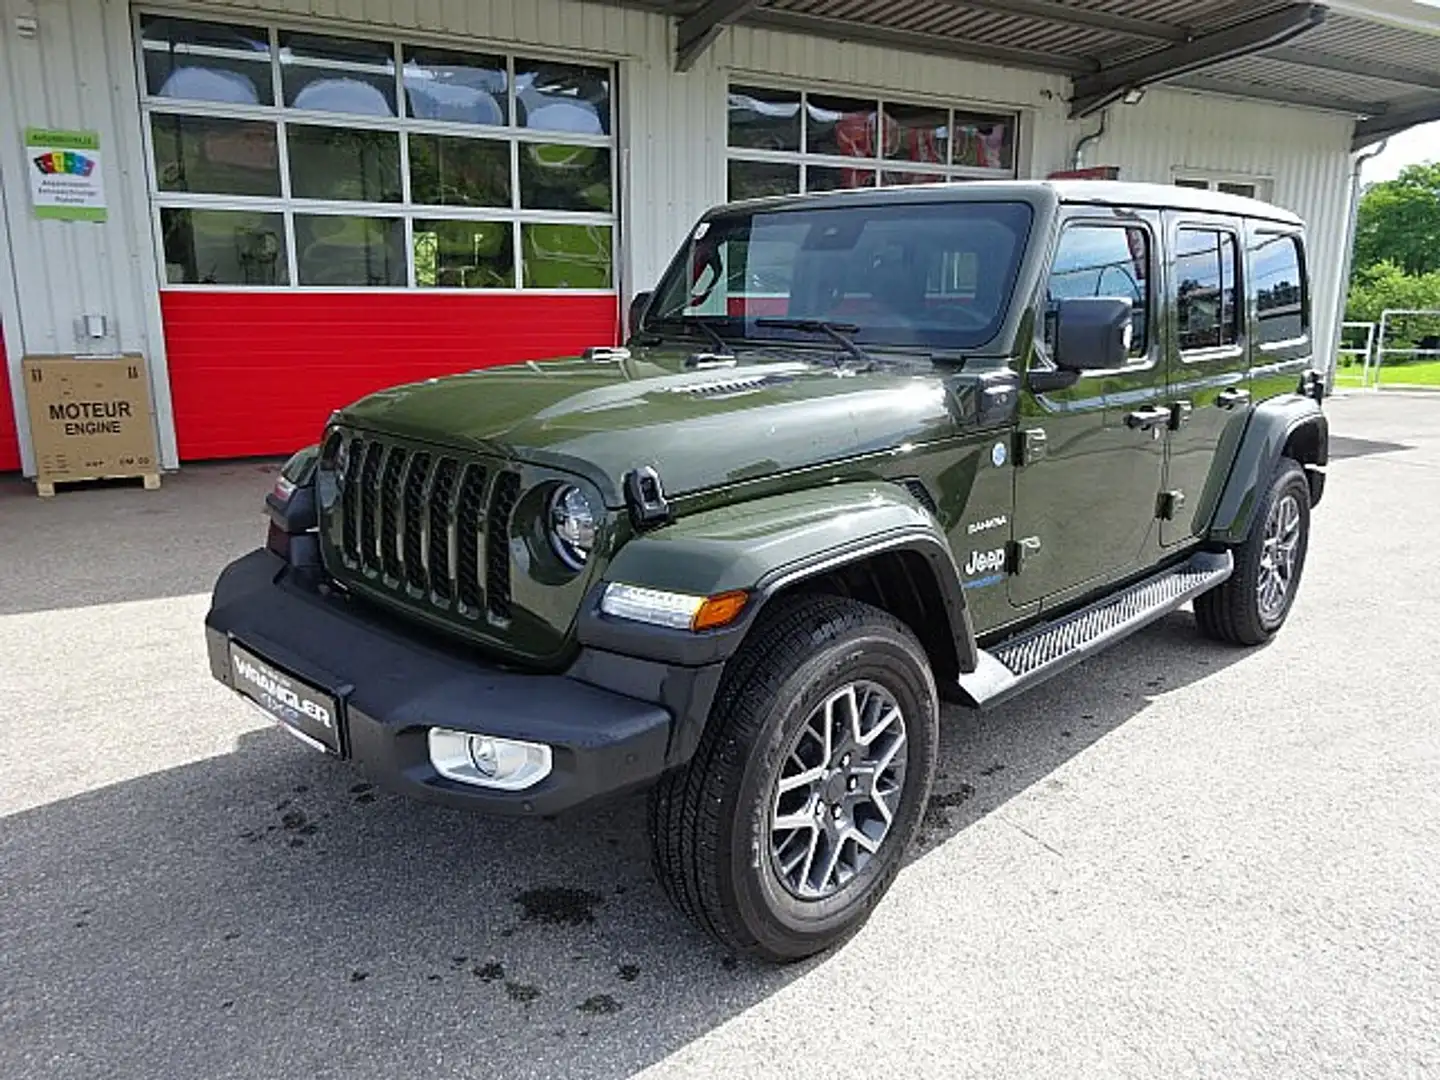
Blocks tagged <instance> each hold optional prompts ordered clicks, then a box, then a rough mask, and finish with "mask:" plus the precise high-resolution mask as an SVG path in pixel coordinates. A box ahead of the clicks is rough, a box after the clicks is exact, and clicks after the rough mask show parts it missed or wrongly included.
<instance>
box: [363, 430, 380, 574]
mask: <svg viewBox="0 0 1440 1080" xmlns="http://www.w3.org/2000/svg"><path fill="white" fill-rule="evenodd" d="M384 456H385V447H383V446H381V445H380V444H379V443H378V442H371V443H366V444H365V464H364V465H363V466H362V467H361V469H360V559H359V562H360V566H361V567H362V568H366V569H368V568H370V567H375V566H377V565H378V563H379V559H380V548H379V538H380V509H379V506H378V503H379V501H380V459H381V458H382V457H384Z"/></svg>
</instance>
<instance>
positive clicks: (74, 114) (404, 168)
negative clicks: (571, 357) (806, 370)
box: [0, 0, 1440, 473]
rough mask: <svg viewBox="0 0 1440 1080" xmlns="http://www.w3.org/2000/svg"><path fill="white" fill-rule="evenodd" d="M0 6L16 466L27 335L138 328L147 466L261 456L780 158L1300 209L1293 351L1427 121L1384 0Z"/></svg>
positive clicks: (70, 346)
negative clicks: (147, 383) (1380, 144)
mask: <svg viewBox="0 0 1440 1080" xmlns="http://www.w3.org/2000/svg"><path fill="white" fill-rule="evenodd" d="M3 11H4V21H3V23H0V202H3V212H0V315H3V330H4V335H3V349H4V352H3V356H4V362H3V363H0V383H4V382H6V381H7V378H8V389H5V390H0V402H4V403H5V404H3V405H0V470H5V469H15V468H21V467H23V468H24V470H25V471H26V472H27V473H30V472H32V471H33V464H34V463H33V459H32V455H31V453H30V448H29V441H28V438H27V433H26V423H25V419H24V416H25V409H24V403H23V396H22V387H21V384H20V379H19V374H20V362H21V358H22V356H24V355H28V354H57V353H59V354H75V353H107V352H108V353H113V352H116V351H122V350H123V351H133V352H140V353H142V354H143V355H144V356H145V357H146V358H147V360H148V362H149V367H150V375H151V379H152V382H153V390H154V394H155V398H156V402H157V405H158V424H159V436H160V443H161V446H162V454H163V459H164V463H165V465H166V466H175V465H177V464H178V463H179V461H181V460H196V459H201V458H209V457H230V456H241V455H247V454H270V453H281V452H285V451H288V450H290V449H292V448H294V447H295V446H298V445H301V444H303V443H306V442H309V441H311V440H313V438H314V436H315V434H316V433H317V432H318V431H319V430H320V427H321V425H322V424H323V422H324V420H325V417H326V416H327V415H328V414H329V412H330V410H331V409H332V408H334V407H336V406H338V405H341V404H343V403H345V402H347V401H349V400H352V399H354V398H355V397H357V396H359V395H360V394H362V393H364V392H366V391H369V390H372V389H375V388H378V387H380V386H385V385H391V384H394V383H397V382H401V381H405V380H409V379H413V378H416V377H422V376H427V375H432V374H439V373H444V372H449V371H457V370H466V369H469V368H473V367H477V366H482V365H485V364H491V363H498V362H502V361H506V360H514V359H522V358H536V357H543V356H547V355H556V354H562V353H567V352H575V351H577V350H579V349H581V348H583V347H585V346H587V345H593V344H604V343H610V342H613V341H614V340H615V339H616V338H617V337H618V336H620V335H621V334H622V333H623V326H622V324H623V312H624V310H625V307H626V303H627V301H628V298H629V296H630V295H632V294H633V293H634V292H636V291H639V290H641V289H644V288H648V287H650V286H651V285H652V284H653V283H654V281H655V279H656V278H657V276H658V275H659V273H660V271H661V269H662V267H663V265H664V263H665V261H666V260H667V258H668V257H669V254H670V252H671V251H672V249H673V248H674V247H675V245H676V244H677V242H678V241H679V239H680V238H681V237H682V236H683V235H684V233H685V232H686V230H687V228H688V226H689V225H690V224H691V223H692V222H693V221H694V219H695V218H696V217H697V216H698V215H699V214H700V213H701V212H703V211H704V210H705V209H706V208H707V207H709V206H710V205H712V204H714V203H717V202H722V201H724V200H725V199H726V198H727V196H729V195H742V194H748V193H752V192H759V191H778V190H799V189H801V188H802V187H804V188H805V189H810V190H813V189H816V188H820V187H825V186H854V185H856V184H868V183H877V182H878V183H907V182H915V181H919V180H927V179H934V178H947V179H956V180H962V179H966V178H970V177H976V176H985V177H993V176H1019V177H1043V176H1047V175H1050V174H1051V173H1054V172H1057V171H1062V170H1069V169H1074V168H1076V167H1077V166H1080V165H1084V166H1086V167H1111V168H1113V169H1115V170H1118V172H1119V175H1120V176H1121V177H1122V178H1124V179H1128V180H1144V181H1154V182H1159V183H1180V184H1192V185H1197V186H1198V185H1205V186H1214V187H1220V188H1224V189H1226V190H1233V191H1239V192H1243V193H1246V194H1255V195H1258V196H1259V197H1261V198H1266V199H1270V200H1272V201H1274V202H1276V203H1279V204H1281V205H1283V206H1286V207H1288V208H1290V209H1292V210H1295V211H1296V212H1298V213H1300V214H1301V215H1303V216H1304V217H1305V218H1306V219H1307V220H1308V221H1309V223H1310V229H1311V233H1310V253H1309V254H1310V262H1311V267H1312V275H1313V279H1314V281H1313V286H1314V289H1313V291H1314V308H1315V310H1314V313H1313V314H1314V319H1313V322H1314V325H1315V327H1316V337H1317V344H1318V345H1319V347H1320V348H1321V349H1322V350H1324V352H1322V355H1328V351H1329V348H1330V346H1331V344H1333V340H1334V328H1335V326H1336V323H1337V321H1338V319H1339V316H1340V311H1341V306H1342V302H1341V293H1342V281H1343V279H1344V277H1345V271H1346V265H1347V261H1348V251H1349V247H1350V228H1351V220H1352V216H1351V215H1352V207H1353V202H1354V198H1355V187H1356V185H1355V183H1354V177H1355V172H1356V159H1355V157H1354V153H1355V151H1357V150H1360V149H1362V148H1364V147H1366V146H1369V145H1370V144H1372V143H1374V142H1376V141H1378V140H1379V139H1381V138H1383V137H1384V136H1386V135H1387V134H1390V133H1393V132H1395V131H1399V130H1403V129H1404V128H1406V127H1408V126H1411V125H1413V124H1417V123H1421V122H1423V121H1426V120H1430V119H1436V118H1440V7H1436V6H1432V5H1429V4H1423V3H1419V2H1415V0H1369V2H1361V0H1355V2H1350V0H1343V2H1342V0H1336V2H1332V3H1329V4H1326V5H1321V4H1311V3H1278V4H1276V3H1260V2H1251V3H1243V2H1242V3H1236V2H1234V0H709V2H704V3H699V2H696V0H690V2H684V0H674V2H665V0H650V2H647V0H634V2H623V3H599V2H594V0H235V2H233V3H213V2H201V0H197V2H194V3H183V4H164V3H157V4H148V3H136V4H133V5H132V4H130V3H128V2H127V0H5V5H4V8H3ZM30 129H47V130H48V131H49V134H44V133H40V132H36V131H31V132H30V137H29V138H28V139H27V130H30ZM92 136H95V137H98V144H94V140H93V138H92ZM47 140H48V141H47ZM57 145H58V146H60V147H62V149H63V147H64V146H66V145H69V146H74V147H78V149H77V150H76V151H75V152H74V153H73V154H69V155H67V154H65V153H59V154H58V156H56V155H47V154H46V153H45V150H46V149H47V147H48V148H51V149H53V148H54V147H55V146H57ZM95 145H98V151H97V149H96V148H95ZM87 161H91V162H95V163H96V164H95V165H94V166H87V165H86V162H87ZM87 169H90V170H91V172H90V177H94V176H98V177H100V179H101V180H102V181H103V200H102V199H101V198H100V197H99V196H98V195H92V196H91V197H90V202H91V204H92V205H90V206H89V211H90V213H89V216H90V217H92V218H94V217H98V216H101V214H100V213H97V211H100V210H101V209H102V206H103V220H64V219H56V218H54V217H46V216H42V210H41V207H40V205H39V203H38V202H37V198H36V196H35V195H34V194H32V188H33V187H34V186H35V185H36V183H37V181H36V180H35V179H34V176H33V175H32V174H38V173H45V172H46V171H47V170H50V171H51V172H53V171H59V172H62V173H64V172H65V171H66V170H71V171H72V172H73V173H74V175H76V176H80V175H81V174H82V173H84V172H85V171H86V170H87ZM12 405H13V409H12V408H11V407H10V406H12Z"/></svg>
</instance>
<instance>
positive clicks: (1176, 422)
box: [1170, 401, 1195, 431]
mask: <svg viewBox="0 0 1440 1080" xmlns="http://www.w3.org/2000/svg"><path fill="white" fill-rule="evenodd" d="M1194 411H1195V406H1194V405H1192V404H1191V403H1190V402H1188V401H1176V402H1173V403H1172V404H1171V406H1170V430H1171V431H1179V430H1180V428H1181V427H1182V426H1184V424H1185V423H1186V422H1188V421H1189V419H1190V414H1191V413H1193V412H1194Z"/></svg>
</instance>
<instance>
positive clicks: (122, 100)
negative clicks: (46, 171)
mask: <svg viewBox="0 0 1440 1080" xmlns="http://www.w3.org/2000/svg"><path fill="white" fill-rule="evenodd" d="M6 3H7V4H9V5H11V7H13V5H15V4H18V3H25V0H6ZM7 10H9V9H7ZM27 10H31V9H29V8H28V7H27ZM33 10H35V11H36V12H37V14H38V15H39V18H40V33H39V34H38V35H37V36H36V37H35V38H34V39H29V40H25V39H20V38H18V37H17V36H16V32H15V20H14V18H13V11H12V12H10V14H7V17H6V18H5V20H4V24H3V26H0V98H3V100H4V102H5V105H4V106H3V107H0V173H3V177H4V183H5V187H6V202H5V212H6V221H7V224H8V226H9V232H10V239H11V251H12V253H13V256H14V263H15V269H16V273H15V279H16V282H17V287H16V289H15V291H14V293H13V294H9V297H8V299H7V298H6V297H7V291H6V290H5V289H4V288H0V311H3V313H4V318H5V322H4V330H5V339H6V341H7V342H10V343H23V346H22V345H21V344H11V347H10V352H11V354H12V356H11V367H12V370H13V371H14V372H16V373H17V374H18V364H19V355H20V353H21V352H22V351H30V352H42V351H59V352H68V351H72V350H74V349H75V348H76V342H75V331H74V324H75V321H76V319H78V318H79V316H80V315H82V314H83V313H85V312H87V311H91V312H100V313H104V314H107V315H108V316H110V317H111V318H112V320H113V321H114V324H115V326H116V327H117V328H118V345H119V346H120V347H122V348H127V349H141V350H143V351H145V352H146V354H147V355H148V356H150V357H151V362H152V366H153V367H154V368H155V370H156V385H157V398H158V399H159V403H160V405H161V408H162V411H163V412H164V414H165V416H166V417H167V418H168V415H169V407H168V405H169V403H168V396H167V395H168V382H167V381H166V379H165V377H164V342H163V337H162V333H161V327H160V314H159V303H158V294H157V288H158V283H157V274H156V260H155V255H154V251H153V243H154V241H153V238H152V232H151V226H150V215H149V211H148V208H147V196H146V188H145V162H144V160H143V158H142V151H141V142H140V127H139V123H140V121H139V107H138V102H137V96H136V84H135V74H134V54H133V48H132V44H131V40H130V33H131V31H130V26H131V23H130V14H129V11H128V8H127V6H126V4H125V2H124V0H49V2H46V3H43V4H41V5H39V6H38V8H35V9H33ZM197 10H199V9H197ZM204 10H207V11H212V12H214V13H215V15H216V16H217V17H220V18H224V17H227V16H228V17H231V18H258V17H266V18H275V19H288V20H294V21H306V22H309V21H314V20H324V21H325V22H326V23H327V24H328V25H330V26H332V27H333V28H334V29H336V30H337V31H339V32H343V29H344V28H345V27H347V26H348V27H350V28H352V29H355V30H361V31H363V30H365V29H367V28H368V29H370V30H372V31H374V30H379V31H382V32H389V31H394V30H401V31H409V32H410V33H412V34H415V35H416V36H417V37H425V36H435V37H437V38H441V39H443V40H444V41H446V42H451V43H457V42H463V41H473V42H476V43H485V42H489V43H494V44H499V45H517V46H520V47H524V46H527V45H528V46H533V47H537V48H542V47H543V48H548V49H552V50H553V49H560V50H562V51H564V52H567V53H569V52H574V53H577V54H585V55H589V56H592V57H600V58H611V59H615V60H617V61H619V62H620V63H621V69H620V70H621V75H620V102H621V109H620V115H621V124H622V131H621V139H622V160H621V170H622V177H623V184H624V190H623V192H622V196H621V206H620V209H621V214H622V221H623V226H624V227H623V230H622V239H621V251H622V257H621V262H622V267H621V275H622V287H623V289H624V290H625V291H626V292H627V293H629V292H633V291H635V290H638V289H643V288H649V287H651V286H652V285H653V284H654V283H655V281H656V279H657V278H658V276H659V274H660V273H661V271H662V270H663V268H664V265H665V262H666V261H667V259H668V257H669V255H670V253H671V251H672V250H673V249H674V247H675V246H676V244H677V242H678V241H679V240H680V238H681V237H682V236H683V235H684V233H685V231H686V230H687V228H688V226H689V225H690V224H691V223H692V222H693V221H694V219H695V218H696V217H697V216H699V214H701V213H702V212H703V211H704V210H705V209H706V207H708V206H710V205H712V204H714V203H715V202H718V201H720V200H721V199H723V198H724V194H725V87H726V83H727V81H728V79H729V78H730V77H731V75H732V73H733V74H735V75H738V76H740V77H746V78H752V79H757V78H758V79H772V80H776V81H782V82H797V81H798V82H800V83H803V84H805V85H813V86H825V87H831V88H835V89H844V88H849V89H867V90H871V91H881V92H887V93H893V94H897V95H914V96H916V97H918V98H939V99H944V100H947V101H953V102H959V103H967V102H969V103H974V104H976V105H989V106H1000V107H1004V108H1010V109H1016V110H1018V111H1020V112H1021V114H1022V132H1021V141H1020V147H1019V157H1020V170H1021V175H1022V176H1037V177H1038V176H1044V175H1046V174H1047V173H1049V172H1051V171H1053V170H1055V169H1059V168H1063V167H1065V166H1066V165H1067V164H1068V163H1069V160H1070V157H1071V154H1072V151H1073V147H1074V144H1075V141H1076V140H1077V139H1078V138H1079V137H1080V136H1081V135H1082V134H1084V133H1085V131H1087V130H1091V129H1092V128H1093V126H1094V125H1093V123H1091V124H1087V125H1083V126H1082V125H1075V124H1070V123H1068V122H1067V120H1066V119H1065V103H1064V96H1065V94H1066V93H1067V87H1066V84H1065V82H1064V80H1062V79H1060V78H1057V77H1054V76H1047V75H1042V74H1036V73H1029V72H1020V71H1011V70H1007V69H1001V68H991V67H986V66H983V65H980V64H974V63H969V62H966V61H960V60H946V59H943V58H937V57H931V56H915V55H909V54H905V53H901V52H897V51H895V50H889V49H882V48H877V47H874V46H867V45H856V44H842V43H838V42H832V41H826V40H820V39H812V38H806V37H801V36H797V35H793V34H787V33H779V32H775V31H769V30H760V29H752V28H738V29H734V30H731V31H729V32H727V33H726V34H725V35H724V36H722V38H721V39H720V41H719V42H718V43H717V44H716V46H715V47H714V48H712V49H711V50H710V51H709V52H708V53H707V54H706V55H705V56H704V57H702V59H701V62H700V63H699V65H697V67H696V69H695V70H694V71H692V72H690V73H688V74H684V75H679V74H676V73H675V72H674V70H673V59H672V50H673V37H674V25H673V23H672V22H671V21H670V20H668V19H665V18H662V17H660V16H658V15H654V14H651V13H647V12H642V11H635V10H630V9H624V8H618V7H614V6H609V5H601V4H587V3H580V2H577V0H254V2H250V3H246V2H243V0H237V2H233V3H228V4H206V5H204ZM26 125H35V126H40V125H46V126H52V127H91V128H98V129H99V130H100V132H101V138H102V145H103V148H104V154H105V163H104V168H105V179H106V186H107V190H108V192H109V200H110V221H109V222H108V223H107V224H105V225H103V226H94V225H83V224H82V225H77V224H71V223H60V222H49V223H42V222H37V221H35V220H34V219H33V216H32V215H31V213H30V207H29V202H28V195H27V193H26V186H25V182H24V180H23V178H22V177H23V168H24V161H23V158H22V154H21V152H20V150H21V143H22V139H21V134H20V132H21V129H22V128H23V127H24V126H26ZM1348 140H1349V121H1348V120H1347V119H1346V118H1344V117H1338V116H1331V115H1327V114H1321V113H1314V112H1309V111H1306V110H1303V109H1297V108H1286V107H1280V106H1272V105H1263V104H1255V103H1248V102H1236V101H1229V100H1225V99H1220V98H1214V97H1205V96H1201V95H1195V94H1189V93H1179V92H1167V91H1152V92H1151V93H1150V94H1149V95H1147V96H1146V98H1145V100H1144V101H1143V102H1142V103H1141V104H1140V105H1138V106H1133V107H1117V108H1115V109H1114V110H1112V114H1111V124H1110V131H1109V133H1108V134H1107V136H1106V137H1105V139H1104V140H1103V141H1102V142H1100V143H1099V144H1098V145H1096V146H1095V147H1094V148H1093V149H1092V151H1091V152H1090V154H1089V163H1091V164H1102V163H1103V164H1116V165H1119V166H1121V167H1122V169H1123V174H1124V176H1125V177H1126V178H1129V179H1137V180H1153V181H1158V182H1162V183H1163V182H1169V181H1170V180H1171V179H1172V175H1173V171H1174V169H1175V168H1176V167H1184V168H1186V169H1190V170H1194V171H1198V172H1201V173H1207V172H1208V173H1216V172H1219V173H1227V174H1241V175H1246V176H1256V177H1263V178H1266V179H1269V180H1271V181H1272V182H1273V192H1274V198H1275V199H1276V201H1277V202H1280V203H1281V204H1283V205H1285V206H1288V207H1291V208H1292V209H1294V210H1296V211H1298V212H1299V213H1301V214H1303V215H1304V216H1305V217H1306V218H1307V219H1308V220H1309V221H1310V223H1311V228H1312V261H1313V263H1314V267H1315V279H1316V280H1315V286H1316V289H1315V292H1316V325H1317V329H1318V330H1319V331H1320V332H1321V335H1322V337H1327V336H1328V334H1327V330H1328V328H1329V327H1330V326H1331V325H1332V324H1333V323H1334V319H1335V314H1336V312H1337V310H1338V303H1339V295H1340V282H1339V280H1338V276H1339V271H1340V268H1341V264H1342V262H1343V254H1344V251H1343V246H1344V243H1345V236H1344V231H1345V225H1346V205H1347V197H1348V168H1349V165H1348V160H1349V159H1348ZM0 270H3V268H0ZM3 280H4V275H3V273H0V281H3ZM16 381H17V383H18V379H17V380H16ZM162 435H163V437H164V440H165V443H166V451H167V463H169V462H173V432H172V431H170V430H169V424H168V423H166V424H162ZM26 464H27V467H28V465H29V462H28V461H27V462H26Z"/></svg>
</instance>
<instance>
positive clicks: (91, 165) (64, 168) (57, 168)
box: [31, 150, 95, 176]
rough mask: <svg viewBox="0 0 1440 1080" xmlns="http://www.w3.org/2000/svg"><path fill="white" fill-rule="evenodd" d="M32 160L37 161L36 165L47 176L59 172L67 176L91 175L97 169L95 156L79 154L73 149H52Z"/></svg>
mask: <svg viewBox="0 0 1440 1080" xmlns="http://www.w3.org/2000/svg"><path fill="white" fill-rule="evenodd" d="M31 160H32V161H34V162H35V167H36V168H37V169H39V170H40V171H41V172H42V173H44V174H45V175H46V176H54V175H55V174H57V173H59V174H63V175H65V176H89V175H90V174H91V173H92V172H94V171H95V159H94V158H92V157H86V156H85V155H84V154H77V153H76V152H75V151H73V150H51V151H50V152H48V153H45V154H41V155H39V156H38V157H35V158H32V159H31Z"/></svg>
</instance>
